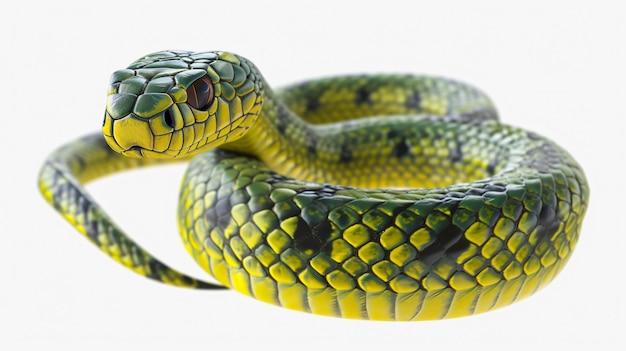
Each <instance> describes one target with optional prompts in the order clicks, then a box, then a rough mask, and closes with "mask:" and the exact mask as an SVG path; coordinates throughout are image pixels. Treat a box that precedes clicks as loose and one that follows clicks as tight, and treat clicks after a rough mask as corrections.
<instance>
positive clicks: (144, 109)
mask: <svg viewBox="0 0 626 351" xmlns="http://www.w3.org/2000/svg"><path fill="white" fill-rule="evenodd" d="M262 89H263V81H262V79H261V77H260V75H259V74H258V72H257V70H256V68H255V67H254V65H253V64H252V63H250V62H249V61H247V60H245V59H244V58H242V57H239V56H236V55H234V54H231V53H227V52H198V53H194V52H188V51H161V52H156V53H153V54H150V55H146V56H144V57H142V58H140V59H139V60H137V61H135V62H133V63H132V64H131V65H130V66H128V68H126V69H121V70H118V71H116V72H114V73H113V74H112V75H111V80H110V86H109V90H108V96H107V104H106V111H105V115H104V123H103V126H102V132H103V134H104V138H105V140H106V141H107V143H108V144H109V146H110V147H111V148H112V149H113V150H115V151H117V152H119V153H122V154H124V155H126V156H131V157H151V158H176V157H186V156H191V155H194V154H196V153H199V152H202V151H205V150H209V149H212V148H215V147H218V146H220V145H222V144H224V143H228V142H231V141H234V140H237V139H238V138H240V137H241V136H242V135H243V134H244V133H245V132H246V131H247V130H248V128H249V127H250V126H251V125H252V124H253V123H254V121H255V120H256V117H257V115H258V113H259V111H260V110H261V106H262V101H263V94H262Z"/></svg>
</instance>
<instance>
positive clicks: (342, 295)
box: [337, 289, 366, 319]
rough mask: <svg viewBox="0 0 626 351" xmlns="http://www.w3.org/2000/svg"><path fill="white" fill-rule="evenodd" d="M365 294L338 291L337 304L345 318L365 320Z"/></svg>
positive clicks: (356, 291)
mask: <svg viewBox="0 0 626 351" xmlns="http://www.w3.org/2000/svg"><path fill="white" fill-rule="evenodd" d="M365 300H366V297H365V293H364V292H363V291H360V290H356V289H355V290H348V291H337V303H338V305H339V310H340V311H341V315H342V316H343V317H344V318H353V319H363V318H364V317H365V316H364V311H365Z"/></svg>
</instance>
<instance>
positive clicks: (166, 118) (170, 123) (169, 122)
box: [163, 110, 174, 128]
mask: <svg viewBox="0 0 626 351" xmlns="http://www.w3.org/2000/svg"><path fill="white" fill-rule="evenodd" d="M163 122H165V124H167V126H168V127H170V128H174V118H173V117H172V114H171V113H170V110H165V112H164V113H163Z"/></svg>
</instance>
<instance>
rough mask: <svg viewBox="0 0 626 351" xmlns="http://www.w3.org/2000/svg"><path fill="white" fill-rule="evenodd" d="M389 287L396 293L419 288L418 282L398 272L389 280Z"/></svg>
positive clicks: (408, 291)
mask: <svg viewBox="0 0 626 351" xmlns="http://www.w3.org/2000/svg"><path fill="white" fill-rule="evenodd" d="M389 287H390V288H391V289H392V290H393V291H395V292H397V293H411V292H414V291H416V290H417V289H419V283H418V282H417V281H416V280H415V279H413V278H410V277H408V276H406V275H404V274H399V275H398V276H397V277H395V278H393V279H392V280H391V281H390V282H389Z"/></svg>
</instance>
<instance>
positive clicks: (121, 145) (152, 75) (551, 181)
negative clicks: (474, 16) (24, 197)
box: [39, 51, 589, 320]
mask: <svg viewBox="0 0 626 351" xmlns="http://www.w3.org/2000/svg"><path fill="white" fill-rule="evenodd" d="M497 118H498V117H497V113H496V110H495V108H494V106H493V104H492V103H491V101H490V100H489V98H488V97H486V95H485V94H483V93H482V92H481V91H479V90H478V89H476V88H474V87H472V86H470V85H467V84H464V83H461V82H458V81H454V80H450V79H446V78H439V77H430V76H416V75H393V74H389V75H352V76H343V77H334V78H322V79H318V80H312V81H309V82H304V83H300V84H297V85H293V86H290V87H286V88H284V89H280V90H276V91H273V90H271V89H270V88H269V86H268V84H267V83H266V81H265V80H264V78H263V77H262V76H261V74H260V73H259V71H258V69H257V68H256V67H255V66H254V65H253V64H252V63H251V62H250V61H248V60H246V59H245V58H243V57H240V56H238V55H235V54H232V53H227V52H197V53H194V52H187V51H162V52H157V53H153V54H150V55H147V56H144V57H142V58H140V59H139V60H137V61H135V62H133V63H132V64H131V65H130V66H128V68H126V69H121V70H118V71H116V72H114V73H113V75H112V77H111V82H110V86H109V91H108V98H107V104H106V112H105V117H104V122H103V127H102V131H103V133H102V134H97V135H96V134H94V135H89V136H86V137H83V138H81V139H78V140H76V141H74V142H71V143H69V144H67V145H65V146H62V147H60V148H59V149H58V150H56V151H54V152H53V153H52V154H51V155H50V156H49V158H48V159H47V160H46V161H45V163H44V165H43V167H42V170H41V172H40V175H39V188H40V190H41V192H42V194H43V195H44V197H45V199H46V200H47V201H48V202H49V203H50V204H51V205H52V206H54V208H55V209H56V210H57V211H59V212H60V213H61V214H62V215H63V216H64V217H65V218H66V219H67V220H68V221H69V222H70V223H71V224H72V225H73V226H74V227H75V228H76V229H78V230H79V231H80V232H81V233H82V234H84V235H85V236H86V237H87V238H88V239H89V240H90V241H91V242H93V243H94V244H95V245H96V246H98V247H99V248H100V249H101V250H102V251H104V252H106V253H107V254H108V255H110V256H111V257H112V258H114V259H115V260H117V261H118V262H120V263H121V264H123V265H124V266H126V267H128V268H130V269H132V270H133V271H135V272H137V273H139V274H141V275H144V276H146V277H149V278H152V279H155V280H158V281H161V282H164V283H167V284H171V285H178V286H187V287H194V288H206V289H219V288H224V287H228V288H232V289H234V290H236V291H238V292H240V293H243V294H246V295H249V296H252V297H254V298H257V299H259V300H262V301H265V302H269V303H272V304H276V305H280V306H283V307H286V308H290V309H294V310H300V311H306V312H311V313H315V314H322V315H329V316H337V317H345V318H355V319H375V320H428V319H441V318H452V317H459V316H466V315H472V314H476V313H481V312H485V311H490V310H492V309H495V308H498V307H501V306H505V305H507V304H510V303H512V302H514V301H517V300H520V299H522V298H524V297H526V296H529V295H530V294H532V293H534V292H535V291H537V290H538V289H539V288H541V287H542V286H544V285H545V284H547V283H548V282H550V281H551V280H552V279H553V278H554V277H555V275H556V274H557V273H558V272H559V271H560V270H561V269H562V268H563V266H564V265H565V263H566V262H567V260H568V258H569V257H570V255H571V254H572V251H573V249H574V247H575V245H576V243H577V240H578V236H579V233H580V229H581V223H582V220H583V216H584V214H585V211H586V208H587V204H588V199H589V187H588V184H587V181H586V179H585V176H584V173H583V171H582V169H581V167H580V166H579V165H578V164H577V163H576V161H575V160H574V159H573V158H572V157H571V156H570V155H569V154H568V153H567V152H566V151H564V150H563V149H562V148H560V147H559V146H558V145H556V144H555V143H553V142H552V141H550V140H548V139H546V138H544V137H542V136H540V135H537V134H536V133H533V132H528V131H525V130H522V129H520V128H516V127H512V126H508V125H505V124H501V123H499V122H498V120H497ZM127 156H129V157H127ZM181 159H182V160H188V159H191V161H190V164H189V168H188V171H187V173H186V174H185V177H184V180H183V182H182V186H181V193H180V200H179V206H178V226H179V229H180V233H181V236H182V239H183V242H184V244H185V247H186V249H187V251H188V252H189V253H190V254H191V255H192V256H193V258H194V259H195V260H196V261H197V262H198V263H199V264H200V265H201V266H202V268H203V269H204V270H206V271H207V272H209V273H210V274H211V275H212V276H213V277H215V278H216V279H217V281H219V282H220V283H221V284H223V286H222V285H218V284H213V283H207V282H203V281H199V280H197V279H194V278H191V277H189V276H187V275H185V274H182V273H180V272H178V271H176V270H174V269H172V268H170V267H169V266H168V265H166V264H165V263H163V262H160V261H158V260H157V259H156V258H154V257H153V256H152V255H151V254H150V253H148V252H146V251H144V250H143V249H141V248H140V247H139V246H138V245H137V244H136V243H134V242H133V241H132V240H131V239H130V238H129V237H128V236H127V235H126V234H125V233H124V232H123V231H122V230H121V229H120V228H119V227H118V226H116V225H115V224H114V223H113V221H112V220H111V219H110V218H109V217H108V216H107V215H106V214H105V213H104V211H103V210H102V209H101V208H100V207H99V206H98V205H97V203H96V202H95V201H94V200H93V199H92V198H91V197H90V196H89V195H88V194H87V192H86V191H85V190H84V187H83V185H84V184H85V183H86V182H88V181H90V180H92V179H95V178H99V177H102V176H104V175H107V174H110V173H112V172H115V171H119V170H125V169H129V168H133V167H139V166H144V165H148V164H156V163H162V162H169V161H174V160H181ZM160 186H162V185H160ZM147 220H149V219H147Z"/></svg>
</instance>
